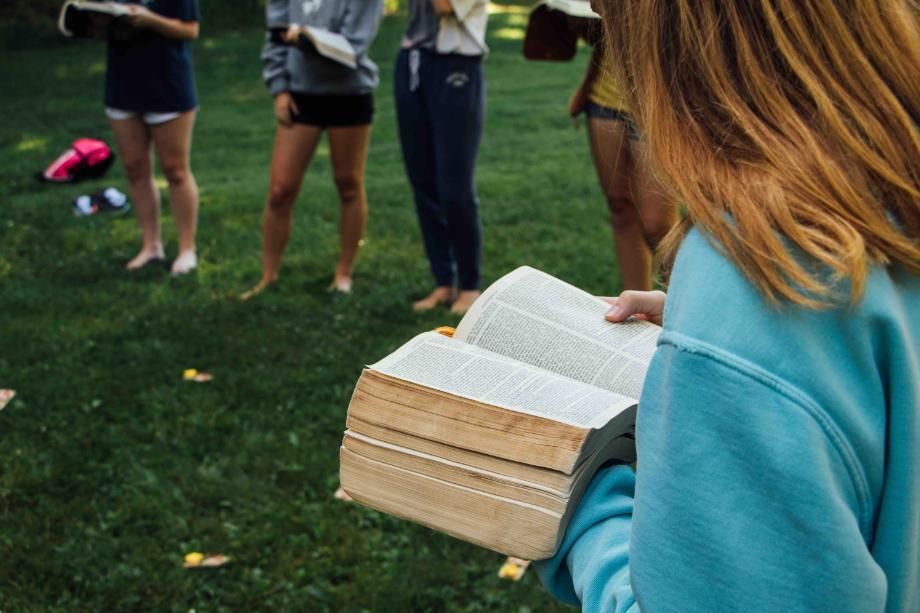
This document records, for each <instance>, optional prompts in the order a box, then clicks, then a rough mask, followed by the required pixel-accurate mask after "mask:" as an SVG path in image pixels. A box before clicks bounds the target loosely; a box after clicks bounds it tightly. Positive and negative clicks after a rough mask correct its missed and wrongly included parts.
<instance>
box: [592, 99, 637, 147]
mask: <svg viewBox="0 0 920 613" xmlns="http://www.w3.org/2000/svg"><path fill="white" fill-rule="evenodd" d="M585 114H586V115H587V116H588V117H589V118H591V119H605V120H607V121H622V122H623V125H624V126H626V136H628V137H629V139H630V140H639V136H640V135H639V130H638V129H637V128H636V124H635V122H633V120H632V117H630V116H629V113H627V112H626V111H621V110H619V109H611V108H608V107H606V106H602V105H600V104H597V103H596V102H591V101H590V100H589V101H588V104H586V105H585Z"/></svg>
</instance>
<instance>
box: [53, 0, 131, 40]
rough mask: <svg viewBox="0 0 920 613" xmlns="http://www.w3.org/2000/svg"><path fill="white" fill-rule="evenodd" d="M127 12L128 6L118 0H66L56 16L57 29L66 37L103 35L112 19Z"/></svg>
mask: <svg viewBox="0 0 920 613" xmlns="http://www.w3.org/2000/svg"><path fill="white" fill-rule="evenodd" d="M129 13H130V11H129V10H128V7H127V6H126V5H124V4H119V3H118V2H94V1H92V0H67V2H65V3H64V6H62V7H61V13H60V15H59V16H58V30H60V31H61V34H63V35H64V36H67V37H77V38H94V37H100V36H105V35H106V34H107V32H108V30H107V28H108V26H109V24H110V23H111V22H112V21H113V20H115V19H117V18H119V17H124V16H125V15H128V14H129Z"/></svg>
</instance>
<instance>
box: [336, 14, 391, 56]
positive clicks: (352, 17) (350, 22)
mask: <svg viewBox="0 0 920 613" xmlns="http://www.w3.org/2000/svg"><path fill="white" fill-rule="evenodd" d="M383 8H384V7H383V0H358V1H357V2H350V3H349V4H348V8H347V9H346V11H345V19H344V21H343V23H342V31H341V32H340V34H341V35H342V36H344V37H345V38H347V39H348V42H350V43H351V46H352V47H354V49H355V57H357V58H361V57H363V56H365V55H366V54H367V52H368V50H369V49H370V46H371V43H373V42H374V37H375V36H376V35H377V28H378V27H379V26H380V19H381V18H382V17H383Z"/></svg>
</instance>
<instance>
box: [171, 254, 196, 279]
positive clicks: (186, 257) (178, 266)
mask: <svg viewBox="0 0 920 613" xmlns="http://www.w3.org/2000/svg"><path fill="white" fill-rule="evenodd" d="M196 268H198V256H197V255H195V252H194V251H186V252H185V253H180V254H179V257H177V258H176V259H175V260H174V261H173V265H172V271H171V274H172V276H174V277H178V276H179V275H184V274H188V273H190V272H192V271H193V270H195V269H196Z"/></svg>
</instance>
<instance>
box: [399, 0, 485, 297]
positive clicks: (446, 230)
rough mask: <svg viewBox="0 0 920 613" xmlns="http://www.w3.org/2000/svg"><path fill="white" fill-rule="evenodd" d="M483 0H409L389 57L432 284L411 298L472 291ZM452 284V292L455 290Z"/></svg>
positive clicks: (475, 281)
mask: <svg viewBox="0 0 920 613" xmlns="http://www.w3.org/2000/svg"><path fill="white" fill-rule="evenodd" d="M487 5H488V2H486V0H410V1H409V24H408V27H407V29H406V33H405V36H404V37H403V40H402V49H401V50H400V52H399V56H398V57H397V59H396V81H395V97H396V114H397V118H398V121H399V140H400V143H401V145H402V152H403V161H404V162H405V166H406V174H407V175H408V177H409V182H410V183H411V184H412V190H413V192H414V195H415V206H416V210H417V212H418V219H419V225H420V226H421V229H422V238H423V240H424V244H425V252H426V254H427V255H428V261H429V264H430V267H431V273H432V276H434V280H435V288H434V290H433V291H432V292H431V293H430V294H429V295H428V296H427V297H425V298H423V299H422V300H419V301H418V302H416V303H415V304H414V308H415V310H417V311H426V310H429V309H432V308H434V307H436V306H438V305H440V304H446V303H449V302H453V306H452V307H451V310H452V311H454V312H456V313H464V312H465V311H466V310H467V309H468V308H469V307H470V306H471V305H472V304H473V302H474V301H475V300H476V298H477V297H478V296H479V284H480V278H479V277H480V268H481V259H482V227H481V224H480V221H479V199H478V197H477V196H476V185H475V167H476V156H477V154H478V152H479V141H480V138H481V136H482V128H483V121H484V116H485V78H484V76H483V70H482V58H483V56H484V55H485V54H486V52H487V51H488V48H487V47H486V44H485V33H486V22H487V19H488V13H487ZM458 290H459V293H456V292H457V291H458Z"/></svg>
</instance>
